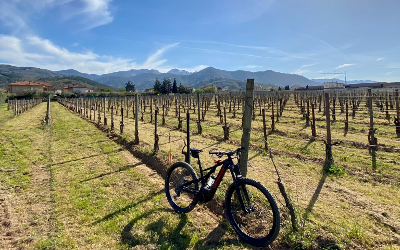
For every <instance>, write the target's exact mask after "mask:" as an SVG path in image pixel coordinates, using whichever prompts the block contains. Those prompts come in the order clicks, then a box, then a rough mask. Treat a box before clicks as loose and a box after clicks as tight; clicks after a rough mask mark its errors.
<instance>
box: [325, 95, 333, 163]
mask: <svg viewBox="0 0 400 250" xmlns="http://www.w3.org/2000/svg"><path fill="white" fill-rule="evenodd" d="M325 117H326V142H325V152H326V156H325V166H324V168H325V170H327V171H329V169H330V168H331V165H333V163H334V162H333V157H332V138H331V117H330V107H329V93H325Z"/></svg>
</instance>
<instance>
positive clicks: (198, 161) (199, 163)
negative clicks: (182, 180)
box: [197, 155, 203, 178]
mask: <svg viewBox="0 0 400 250" xmlns="http://www.w3.org/2000/svg"><path fill="white" fill-rule="evenodd" d="M197 164H198V165H199V168H200V176H201V178H203V168H202V167H201V162H200V155H199V158H197Z"/></svg>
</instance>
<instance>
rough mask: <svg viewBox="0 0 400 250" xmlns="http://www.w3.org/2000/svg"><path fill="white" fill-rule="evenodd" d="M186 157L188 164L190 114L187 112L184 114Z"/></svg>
mask: <svg viewBox="0 0 400 250" xmlns="http://www.w3.org/2000/svg"><path fill="white" fill-rule="evenodd" d="M186 149H187V151H186V155H185V161H186V162H187V163H188V164H190V114H189V110H188V111H187V113H186Z"/></svg>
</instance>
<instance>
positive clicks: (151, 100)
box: [150, 97, 153, 123]
mask: <svg viewBox="0 0 400 250" xmlns="http://www.w3.org/2000/svg"><path fill="white" fill-rule="evenodd" d="M152 122H153V97H152V98H151V99H150V123H152Z"/></svg>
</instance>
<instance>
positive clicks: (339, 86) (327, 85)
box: [324, 82, 344, 89]
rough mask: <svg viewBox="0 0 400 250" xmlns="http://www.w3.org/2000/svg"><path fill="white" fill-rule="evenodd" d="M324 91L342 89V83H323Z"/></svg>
mask: <svg viewBox="0 0 400 250" xmlns="http://www.w3.org/2000/svg"><path fill="white" fill-rule="evenodd" d="M324 89H344V83H340V82H325V83H324Z"/></svg>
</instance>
